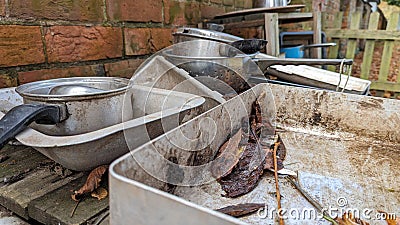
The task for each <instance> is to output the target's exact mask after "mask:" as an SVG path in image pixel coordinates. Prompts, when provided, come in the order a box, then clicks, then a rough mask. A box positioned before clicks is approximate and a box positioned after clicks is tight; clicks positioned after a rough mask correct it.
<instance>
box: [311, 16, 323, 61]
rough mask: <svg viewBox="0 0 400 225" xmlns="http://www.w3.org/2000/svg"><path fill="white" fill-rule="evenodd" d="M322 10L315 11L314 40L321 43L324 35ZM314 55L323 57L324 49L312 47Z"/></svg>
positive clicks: (318, 57)
mask: <svg viewBox="0 0 400 225" xmlns="http://www.w3.org/2000/svg"><path fill="white" fill-rule="evenodd" d="M321 17H322V15H321V12H320V11H316V12H314V13H313V21H314V22H313V31H314V35H313V41H314V44H320V43H322V36H321V30H322V24H321ZM312 56H313V58H317V59H320V58H322V49H321V48H313V49H312Z"/></svg>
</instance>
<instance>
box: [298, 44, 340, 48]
mask: <svg viewBox="0 0 400 225" xmlns="http://www.w3.org/2000/svg"><path fill="white" fill-rule="evenodd" d="M333 46H336V43H335V42H329V43H321V44H311V45H304V46H302V49H305V48H328V47H333Z"/></svg>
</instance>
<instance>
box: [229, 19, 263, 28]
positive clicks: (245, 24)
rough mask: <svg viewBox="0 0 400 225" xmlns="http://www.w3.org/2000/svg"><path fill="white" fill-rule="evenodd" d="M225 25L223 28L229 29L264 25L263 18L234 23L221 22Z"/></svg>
mask: <svg viewBox="0 0 400 225" xmlns="http://www.w3.org/2000/svg"><path fill="white" fill-rule="evenodd" d="M223 25H224V27H225V30H231V29H234V28H247V27H258V26H264V25H265V21H264V19H261V20H251V21H241V22H236V23H226V24H223Z"/></svg>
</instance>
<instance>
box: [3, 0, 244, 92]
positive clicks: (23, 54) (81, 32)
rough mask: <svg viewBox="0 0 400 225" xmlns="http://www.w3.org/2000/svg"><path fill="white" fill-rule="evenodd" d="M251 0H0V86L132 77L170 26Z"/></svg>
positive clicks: (167, 38)
mask: <svg viewBox="0 0 400 225" xmlns="http://www.w3.org/2000/svg"><path fill="white" fill-rule="evenodd" d="M251 2H252V1H251V0H186V1H185V0H12V1H10V0H0V88H1V87H9V86H17V85H19V84H23V83H27V82H32V81H37V80H43V79H50V78H60V77H73V76H121V77H128V78H129V77H131V76H132V74H133V72H134V71H135V69H136V68H137V67H138V66H139V65H140V64H141V63H142V62H143V61H144V59H145V58H147V57H148V56H150V55H151V54H153V53H155V52H157V51H158V50H160V49H162V48H164V47H166V46H169V45H171V44H172V35H171V33H172V30H173V29H174V28H176V27H179V26H195V25H196V24H198V23H199V22H201V21H202V20H203V19H207V18H212V17H213V16H215V15H216V14H220V13H224V12H228V11H232V10H238V9H244V8H251Z"/></svg>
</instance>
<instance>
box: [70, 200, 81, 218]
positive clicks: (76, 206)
mask: <svg viewBox="0 0 400 225" xmlns="http://www.w3.org/2000/svg"><path fill="white" fill-rule="evenodd" d="M79 202H81V200H80V199H79V200H78V201H77V202H76V204H75V207H74V208H73V209H72V212H71V217H73V216H74V214H75V211H76V208H78V205H79Z"/></svg>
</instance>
